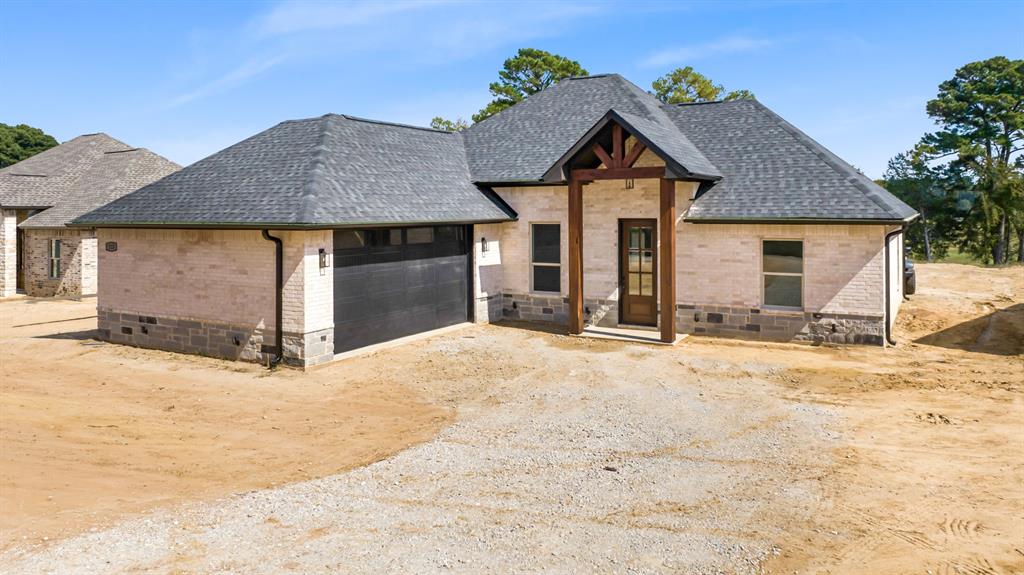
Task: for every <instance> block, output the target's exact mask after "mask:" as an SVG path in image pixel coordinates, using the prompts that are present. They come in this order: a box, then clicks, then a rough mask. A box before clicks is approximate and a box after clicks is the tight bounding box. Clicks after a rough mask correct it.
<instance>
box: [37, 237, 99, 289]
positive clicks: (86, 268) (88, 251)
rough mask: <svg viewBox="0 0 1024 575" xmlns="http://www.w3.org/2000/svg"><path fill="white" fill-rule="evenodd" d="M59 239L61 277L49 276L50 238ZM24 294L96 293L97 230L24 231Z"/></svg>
mask: <svg viewBox="0 0 1024 575" xmlns="http://www.w3.org/2000/svg"><path fill="white" fill-rule="evenodd" d="M54 239H59V240H60V241H61V246H60V252H61V253H60V260H61V262H60V268H61V272H60V277H58V278H51V277H50V240H54ZM22 241H23V242H24V244H25V245H24V247H23V254H24V256H25V261H24V262H22V269H23V273H24V275H25V277H24V280H25V293H26V294H28V295H30V296H34V297H52V296H71V297H74V296H82V295H93V294H95V293H96V282H97V273H96V271H97V270H96V232H95V231H94V230H78V229H67V228H58V229H28V230H23V237H22Z"/></svg>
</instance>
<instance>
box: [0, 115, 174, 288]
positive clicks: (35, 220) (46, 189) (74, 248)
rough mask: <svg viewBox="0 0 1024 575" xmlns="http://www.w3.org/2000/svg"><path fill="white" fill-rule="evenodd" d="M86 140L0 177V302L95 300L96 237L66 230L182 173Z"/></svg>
mask: <svg viewBox="0 0 1024 575" xmlns="http://www.w3.org/2000/svg"><path fill="white" fill-rule="evenodd" d="M180 168H181V166H178V165H177V164H175V163H174V162H171V161H170V160H168V159H166V158H163V157H161V156H158V155H156V154H154V153H153V152H150V151H149V150H144V149H139V148H132V147H131V146H128V145H127V144H125V143H123V142H119V141H118V140H115V139H114V138H111V137H110V136H108V135H106V134H86V135H83V136H79V137H77V138H74V139H73V140H69V141H67V142H64V143H63V144H61V145H59V146H57V147H55V148H51V149H49V150H46V151H45V152H41V153H39V154H36V155H35V156H32V157H31V158H28V159H26V160H23V161H21V162H18V163H17V164H14V165H11V166H7V167H6V168H3V169H0V218H2V221H0V297H8V296H12V295H14V294H15V293H17V291H18V290H22V291H24V293H25V294H27V295H30V296H42V297H49V296H82V295H93V294H95V293H96V231H95V229H92V228H88V227H77V228H69V227H67V226H66V224H67V223H68V222H70V221H71V220H73V219H75V218H77V217H78V216H80V215H82V214H84V213H86V212H89V211H91V210H93V209H95V208H97V207H99V206H102V205H103V204H105V203H107V202H109V201H111V200H115V199H117V198H119V197H121V196H123V195H125V194H127V193H129V192H132V191H135V190H137V189H138V188H140V187H142V186H144V185H146V184H149V183H152V182H154V181H156V180H158V179H160V178H162V177H164V176H166V175H168V174H170V173H171V172H174V171H176V170H178V169H180Z"/></svg>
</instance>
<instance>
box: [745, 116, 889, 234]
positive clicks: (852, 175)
mask: <svg viewBox="0 0 1024 575" xmlns="http://www.w3.org/2000/svg"><path fill="white" fill-rule="evenodd" d="M750 101H751V102H753V103H754V107H755V108H757V109H758V110H760V111H761V113H762V114H764V115H765V116H767V117H768V118H769V119H771V120H773V121H774V122H775V123H776V124H777V125H778V126H779V127H780V128H782V129H783V130H785V131H786V132H789V134H790V135H791V136H793V137H794V138H795V139H796V141H798V142H800V144H801V145H802V146H804V147H805V148H807V149H808V150H809V151H810V152H811V153H812V154H814V155H815V156H817V157H818V158H819V159H821V161H822V162H824V163H825V165H827V166H828V167H830V168H832V169H833V170H835V171H836V173H838V174H839V175H841V176H846V178H847V181H849V182H850V183H851V184H853V186H854V187H855V188H857V189H858V190H859V191H860V192H861V193H862V194H863V195H864V196H865V197H866V198H868V199H869V200H871V201H872V202H873V203H874V204H875V205H876V206H878V207H879V208H881V209H882V211H883V212H885V213H887V214H889V215H890V216H893V217H896V218H899V219H903V216H901V215H900V214H898V213H896V211H895V210H894V209H893V208H892V206H889V205H888V204H887V203H886V202H885V201H884V200H883V199H882V198H881V197H880V196H879V195H878V193H877V192H876V191H875V190H873V189H871V187H870V186H868V185H867V184H866V183H864V180H866V179H868V177H867V176H865V175H864V174H862V173H860V172H858V171H857V169H856V168H854V167H853V166H851V165H850V164H848V163H846V162H845V161H843V160H842V159H841V158H840V157H839V156H836V155H835V154H833V153H832V152H830V151H829V150H828V149H827V148H825V146H822V145H821V144H819V143H818V142H816V141H815V140H814V139H812V138H811V137H810V136H808V135H807V134H805V133H804V132H803V131H802V130H800V128H797V127H796V126H794V125H793V124H790V123H789V122H787V121H786V120H785V119H784V118H783V117H782V116H779V115H778V114H776V113H775V112H773V111H772V110H771V109H769V108H768V107H767V106H765V105H764V104H762V103H761V102H758V101H757V100H750ZM869 181H870V180H869ZM872 183H874V182H872ZM879 189H882V188H881V187H879ZM883 191H884V190H883Z"/></svg>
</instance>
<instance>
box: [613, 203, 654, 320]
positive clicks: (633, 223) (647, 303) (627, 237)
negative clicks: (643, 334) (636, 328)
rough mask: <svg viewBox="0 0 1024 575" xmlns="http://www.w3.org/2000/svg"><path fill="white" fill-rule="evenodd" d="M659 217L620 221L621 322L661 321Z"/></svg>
mask: <svg viewBox="0 0 1024 575" xmlns="http://www.w3.org/2000/svg"><path fill="white" fill-rule="evenodd" d="M657 225H658V222H657V220H620V221H619V254H620V255H619V293H620V294H621V295H620V297H619V304H620V306H619V323H627V324H635V325H658V294H657V293H655V290H656V289H657V288H656V286H657V285H658V276H657V273H658V272H657V271H656V270H657V269H658V262H657V257H658V248H657V246H656V245H655V243H654V242H655V237H656V235H655V234H656V231H657V230H656V228H657Z"/></svg>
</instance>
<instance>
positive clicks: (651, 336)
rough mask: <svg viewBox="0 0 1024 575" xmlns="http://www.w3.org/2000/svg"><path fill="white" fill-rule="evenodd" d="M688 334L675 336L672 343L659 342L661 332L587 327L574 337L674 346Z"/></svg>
mask: <svg viewBox="0 0 1024 575" xmlns="http://www.w3.org/2000/svg"><path fill="white" fill-rule="evenodd" d="M687 335H688V334H685V333H681V334H676V339H675V341H673V342H672V343H665V342H663V341H661V332H660V331H658V330H655V329H643V328H640V327H599V326H587V327H585V328H583V333H581V334H577V335H576V337H589V338H593V339H609V340H614V341H626V342H633V343H648V344H653V345H675V344H677V343H679V342H680V341H682V340H684V339H686V336H687Z"/></svg>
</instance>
